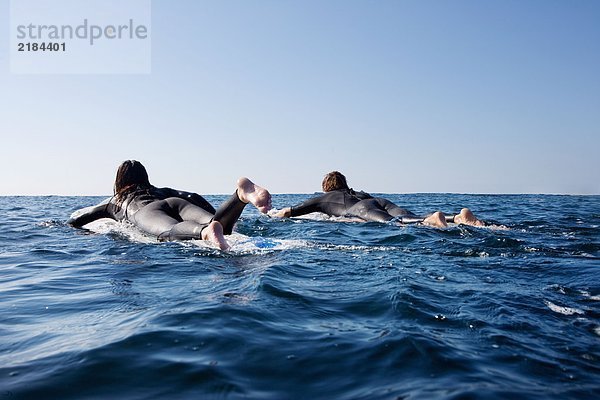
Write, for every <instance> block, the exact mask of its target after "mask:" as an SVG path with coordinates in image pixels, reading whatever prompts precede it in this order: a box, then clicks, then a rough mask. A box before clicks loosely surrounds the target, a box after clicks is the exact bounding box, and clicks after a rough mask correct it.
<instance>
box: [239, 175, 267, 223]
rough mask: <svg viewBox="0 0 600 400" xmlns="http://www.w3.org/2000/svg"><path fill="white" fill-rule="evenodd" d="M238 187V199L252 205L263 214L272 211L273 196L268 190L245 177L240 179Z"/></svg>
mask: <svg viewBox="0 0 600 400" xmlns="http://www.w3.org/2000/svg"><path fill="white" fill-rule="evenodd" d="M237 187H238V190H237V194H238V197H239V199H240V200H241V201H243V202H244V203H252V204H253V205H254V207H256V208H258V211H260V212H261V213H263V214H264V213H266V212H267V211H269V210H270V209H271V194H270V193H269V192H268V191H267V189H265V188H262V187H260V186H258V185H256V184H254V182H252V181H251V180H250V179H248V178H245V177H242V178H240V179H238V182H237Z"/></svg>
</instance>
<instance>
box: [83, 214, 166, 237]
mask: <svg viewBox="0 0 600 400" xmlns="http://www.w3.org/2000/svg"><path fill="white" fill-rule="evenodd" d="M84 228H86V229H89V230H90V231H92V232H94V233H99V234H101V235H106V234H109V233H116V234H119V235H122V236H125V237H126V238H127V239H129V240H131V241H132V242H137V243H158V240H156V238H155V237H153V236H149V235H146V234H145V233H144V232H142V231H140V230H139V229H137V228H136V227H135V226H133V225H132V224H130V223H129V222H127V221H123V222H118V221H115V220H112V219H108V218H103V219H99V220H96V221H93V222H90V223H89V224H87V225H85V226H84Z"/></svg>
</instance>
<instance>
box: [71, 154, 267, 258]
mask: <svg viewBox="0 0 600 400" xmlns="http://www.w3.org/2000/svg"><path fill="white" fill-rule="evenodd" d="M248 203H252V204H253V205H254V206H255V207H256V208H258V210H259V211H260V212H262V213H266V212H267V211H269V210H270V209H271V195H270V194H269V192H268V191H267V190H266V189H264V188H262V187H260V186H258V185H255V184H254V183H253V182H252V181H250V180H249V179H248V178H240V179H239V180H238V182H237V190H236V191H235V193H234V194H233V195H232V196H231V197H230V198H229V199H228V200H227V201H225V202H224V203H223V204H221V206H220V207H219V208H218V209H217V210H215V208H214V207H213V206H212V205H211V204H210V203H209V202H208V201H206V199H205V198H204V197H202V196H200V195H199V194H196V193H190V192H184V191H179V190H175V189H171V188H157V187H155V186H153V185H151V184H150V182H149V180H148V173H147V172H146V168H145V167H144V166H143V165H142V163H140V162H139V161H135V160H129V161H125V162H123V163H122V164H121V165H120V166H119V168H118V170H117V176H116V179H115V185H114V195H113V197H111V198H110V199H108V200H107V201H105V202H102V203H100V204H98V205H96V206H92V207H87V208H84V209H81V210H78V211H76V212H74V213H73V215H72V216H71V218H70V219H69V220H68V221H67V223H68V224H69V225H71V226H73V227H76V228H81V227H83V226H84V225H86V224H89V223H90V222H92V221H95V220H97V219H101V218H111V219H114V220H116V221H129V222H131V223H132V224H133V225H135V226H136V227H138V228H139V229H140V230H142V231H143V232H145V233H148V234H150V235H153V236H156V237H157V238H158V239H159V240H189V239H202V240H208V241H211V242H213V243H215V244H217V245H218V246H219V248H221V249H222V250H225V249H227V248H228V247H229V245H228V244H227V241H226V240H225V237H224V235H230V234H231V233H232V231H233V226H234V224H235V223H236V221H237V220H238V219H239V217H240V215H241V214H242V211H243V210H244V207H246V204H248Z"/></svg>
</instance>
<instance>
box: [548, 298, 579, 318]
mask: <svg viewBox="0 0 600 400" xmlns="http://www.w3.org/2000/svg"><path fill="white" fill-rule="evenodd" d="M544 303H546V306H548V308H549V309H550V310H552V311H554V312H556V313H559V314H562V315H575V314H579V315H582V314H585V313H584V312H583V311H582V310H580V309H578V308H571V307H563V306H559V305H557V304H554V303H552V302H551V301H548V300H546V301H545V302H544Z"/></svg>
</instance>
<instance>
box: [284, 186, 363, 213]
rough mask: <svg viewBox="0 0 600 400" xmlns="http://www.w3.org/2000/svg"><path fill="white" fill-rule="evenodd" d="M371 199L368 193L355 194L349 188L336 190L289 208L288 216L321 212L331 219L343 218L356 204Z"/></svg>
mask: <svg viewBox="0 0 600 400" xmlns="http://www.w3.org/2000/svg"><path fill="white" fill-rule="evenodd" d="M372 198H373V197H372V196H371V195H370V194H368V193H365V192H355V191H354V190H352V189H350V188H347V189H336V190H332V191H329V192H326V193H324V194H322V195H320V196H317V197H313V198H311V199H308V200H306V201H304V202H303V203H300V204H298V205H296V206H293V207H291V208H290V216H291V217H297V216H300V215H305V214H310V213H313V212H321V213H324V214H327V215H329V216H333V217H344V216H346V215H347V214H348V210H349V209H350V208H352V206H354V205H355V204H356V203H358V202H360V201H361V200H366V199H372Z"/></svg>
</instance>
